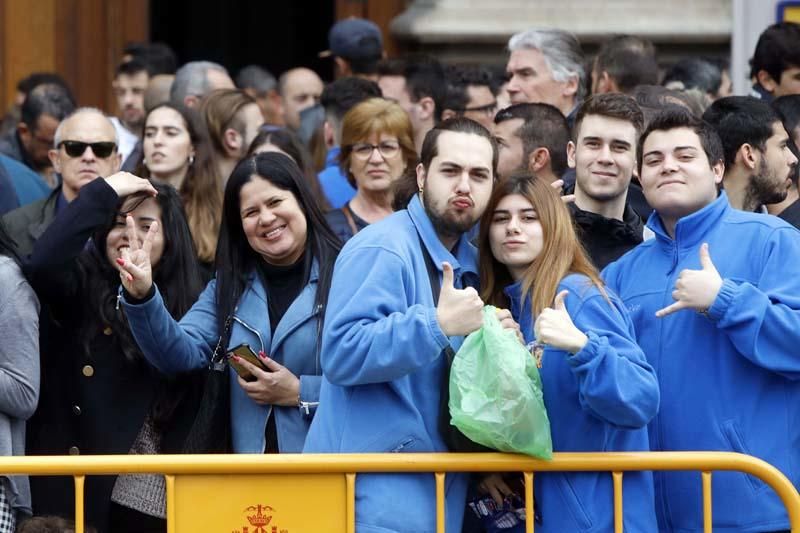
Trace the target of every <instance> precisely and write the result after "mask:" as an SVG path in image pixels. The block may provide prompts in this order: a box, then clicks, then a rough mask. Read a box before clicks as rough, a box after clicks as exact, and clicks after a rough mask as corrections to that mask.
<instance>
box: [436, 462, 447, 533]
mask: <svg viewBox="0 0 800 533" xmlns="http://www.w3.org/2000/svg"><path fill="white" fill-rule="evenodd" d="M435 476H436V533H445V531H444V524H445V516H444V472H436V474H435Z"/></svg>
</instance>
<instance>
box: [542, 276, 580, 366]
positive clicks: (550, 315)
mask: <svg viewBox="0 0 800 533" xmlns="http://www.w3.org/2000/svg"><path fill="white" fill-rule="evenodd" d="M567 294H569V291H561V292H559V293H558V294H557V295H556V298H555V300H554V301H553V307H546V308H544V309H542V312H541V313H539V316H538V317H536V323H535V324H534V325H533V331H534V334H535V335H536V342H538V343H539V344H546V345H549V346H552V347H553V348H557V349H559V350H564V351H565V352H569V353H573V354H574V353H578V352H579V351H581V350H582V349H583V347H584V346H586V343H587V342H589V338H588V337H587V336H586V335H585V334H584V333H583V332H582V331H581V330H579V329H578V328H576V327H575V324H574V323H573V322H572V318H570V316H569V313H568V312H567V306H566V304H565V303H564V299H565V298H566V297H567Z"/></svg>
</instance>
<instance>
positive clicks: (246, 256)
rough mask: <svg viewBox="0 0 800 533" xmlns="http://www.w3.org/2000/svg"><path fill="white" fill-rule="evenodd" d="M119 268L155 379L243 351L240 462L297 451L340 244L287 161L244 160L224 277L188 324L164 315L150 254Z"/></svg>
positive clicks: (228, 213) (229, 222) (236, 394)
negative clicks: (252, 356)
mask: <svg viewBox="0 0 800 533" xmlns="http://www.w3.org/2000/svg"><path fill="white" fill-rule="evenodd" d="M151 234H153V230H152V229H151V233H150V234H148V236H147V237H146V238H145V240H144V243H143V245H142V247H141V248H138V247H137V249H132V250H131V251H130V252H129V253H128V254H127V256H126V257H123V258H122V259H121V260H120V261H119V269H120V278H121V279H122V285H123V289H124V290H123V296H122V304H123V306H124V308H125V313H126V316H127V318H128V322H129V324H130V327H131V331H132V332H133V335H134V337H135V338H136V341H137V342H138V344H139V346H140V348H141V349H142V352H143V353H144V354H145V356H146V357H147V359H148V360H149V361H150V362H151V363H152V364H153V365H154V366H155V367H157V368H158V369H159V370H161V371H163V372H165V373H168V374H174V373H177V372H181V371H186V370H189V369H193V368H201V367H205V366H207V365H208V364H209V361H210V359H211V357H212V354H213V353H214V350H215V347H216V346H217V344H218V343H221V346H222V347H223V349H225V350H226V352H227V351H230V350H232V349H234V348H236V347H238V346H239V345H242V344H247V345H248V346H249V347H250V348H251V349H252V351H253V352H255V353H257V354H258V356H259V358H260V361H261V367H258V366H256V365H254V364H251V363H249V362H248V361H246V360H244V359H241V358H239V357H237V356H235V355H234V356H232V358H231V360H232V361H233V362H234V363H238V365H239V366H241V367H244V369H246V370H247V371H248V372H249V373H250V375H249V376H247V380H246V379H243V378H242V377H240V376H239V375H237V373H236V372H235V371H234V368H233V366H232V365H229V366H230V368H229V370H228V373H229V376H230V401H231V411H230V412H231V440H232V446H233V451H234V452H237V453H277V452H300V451H301V450H302V449H303V443H304V441H305V437H306V433H307V431H308V427H309V425H310V423H311V418H312V417H313V414H314V412H315V410H316V405H317V403H318V399H319V386H320V379H321V373H322V372H321V368H320V362H319V340H320V332H321V330H322V324H321V321H322V319H323V316H324V312H323V309H324V307H325V303H326V301H327V296H328V289H329V288H330V282H331V275H332V272H333V265H334V262H335V259H336V255H337V253H338V251H339V242H338V239H337V238H336V236H335V235H334V234H333V233H332V232H331V230H330V229H329V228H328V225H327V224H326V223H325V219H324V217H323V215H322V213H321V212H320V211H319V209H318V208H317V207H316V204H315V202H314V201H313V199H312V195H311V192H310V191H309V189H308V185H307V184H306V183H305V180H304V179H303V175H302V172H301V171H300V169H299V168H298V167H297V165H296V164H295V163H294V161H292V160H291V159H290V158H289V157H287V156H286V155H283V154H278V153H264V154H258V155H256V156H253V157H250V158H247V159H245V160H243V161H241V162H240V163H239V164H238V165H237V166H236V168H235V169H234V171H233V173H232V174H231V177H230V179H229V180H228V183H227V185H226V187H225V195H224V200H223V208H222V225H221V228H220V240H219V244H218V247H217V255H216V261H215V263H216V265H215V266H216V270H217V277H216V279H214V280H212V281H211V282H210V283H209V284H208V286H207V287H206V289H205V290H204V291H203V293H202V294H201V295H200V298H199V300H198V301H197V302H196V303H195V304H194V306H193V307H192V308H191V309H190V310H189V312H188V313H186V315H185V316H184V317H183V319H182V320H181V321H180V322H178V321H175V320H174V319H173V318H172V317H170V316H169V314H168V313H167V312H166V310H165V308H164V304H163V302H162V300H161V296H160V294H159V290H158V287H156V286H155V285H154V284H153V282H152V276H151V273H150V264H149V259H148V253H147V248H148V246H149V242H150V240H151V237H152V235H151Z"/></svg>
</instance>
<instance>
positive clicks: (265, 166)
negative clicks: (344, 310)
mask: <svg viewBox="0 0 800 533" xmlns="http://www.w3.org/2000/svg"><path fill="white" fill-rule="evenodd" d="M254 176H256V177H258V178H260V179H264V180H267V181H268V182H270V183H271V184H272V185H274V186H275V187H278V188H279V189H283V190H285V191H289V192H291V193H292V194H293V195H294V197H295V199H296V200H297V203H298V205H299V206H300V209H301V210H302V211H303V214H304V215H305V217H306V222H307V223H306V227H307V231H308V234H307V236H306V244H305V254H304V255H305V273H304V278H305V279H308V277H309V275H310V271H311V264H312V261H313V260H314V259H316V260H317V262H318V263H319V284H318V286H317V294H316V302H315V303H316V305H317V307H319V308H320V310H321V311H322V310H324V308H325V305H326V304H327V302H328V291H329V290H330V287H331V278H332V277H333V265H334V263H335V261H336V256H337V255H338V254H339V250H340V249H341V244H340V242H339V239H338V237H336V234H335V233H333V231H332V230H331V229H330V227H329V226H328V223H327V222H326V221H325V217H324V215H323V214H322V211H320V209H319V207H318V206H317V204H316V202H315V201H314V198H313V196H312V194H311V191H310V190H309V187H308V184H307V183H306V181H305V179H304V178H303V174H302V172H301V171H300V167H298V166H297V164H296V163H295V162H294V161H292V159H291V158H290V157H287V156H286V155H284V154H281V153H277V152H267V153H262V154H257V155H255V156H252V157H248V158H246V159H243V160H242V161H240V162H239V164H238V165H236V168H234V169H233V172H232V173H231V177H230V178H229V179H228V184H227V185H226V186H225V195H224V199H223V203H222V225H221V226H220V232H219V244H218V245H217V258H216V269H217V294H216V297H217V327H218V328H219V332H220V334H222V333H223V332H224V331H225V321H226V320H227V318H228V317H229V316H231V314H232V313H233V311H234V309H235V308H236V304H237V302H238V301H239V298H240V297H241V296H242V294H243V293H244V290H245V287H246V285H247V281H248V278H249V275H250V273H251V272H252V271H253V269H254V268H255V267H256V264H257V263H256V262H257V261H262V260H263V259H262V258H261V256H260V255H258V254H257V253H256V252H255V251H253V249H252V248H251V247H250V244H249V243H248V242H247V237H246V236H245V234H244V229H243V228H242V219H241V216H240V214H239V213H240V211H239V208H240V205H239V203H240V202H239V193H240V191H241V190H242V187H243V186H244V185H245V184H246V183H248V182H250V180H252V179H253V178H254ZM322 316H324V314H323V315H322ZM320 320H322V317H320ZM226 341H227V339H226Z"/></svg>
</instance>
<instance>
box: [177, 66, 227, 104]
mask: <svg viewBox="0 0 800 533" xmlns="http://www.w3.org/2000/svg"><path fill="white" fill-rule="evenodd" d="M233 88H234V85H233V80H231V77H230V75H228V71H227V69H225V67H223V66H222V65H219V64H217V63H212V62H211V61H190V62H189V63H186V64H185V65H183V66H182V67H181V68H179V69H178V71H177V72H176V73H175V81H173V82H172V88H171V89H170V95H169V96H170V98H169V99H170V101H171V102H172V103H173V104H175V105H183V106H186V107H189V108H197V107H199V106H200V100H202V99H203V97H204V96H205V95H207V94H208V93H210V92H211V91H214V90H216V89H233Z"/></svg>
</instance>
